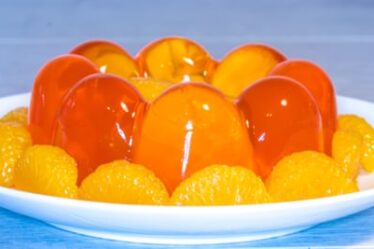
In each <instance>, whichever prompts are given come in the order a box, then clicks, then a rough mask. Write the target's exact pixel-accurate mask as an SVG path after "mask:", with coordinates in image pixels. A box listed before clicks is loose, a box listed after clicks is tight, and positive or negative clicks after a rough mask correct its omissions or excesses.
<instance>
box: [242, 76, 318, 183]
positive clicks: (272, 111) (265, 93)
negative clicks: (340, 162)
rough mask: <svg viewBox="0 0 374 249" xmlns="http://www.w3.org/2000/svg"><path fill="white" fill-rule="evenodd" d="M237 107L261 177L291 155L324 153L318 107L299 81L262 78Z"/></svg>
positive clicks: (246, 92) (244, 94) (247, 91)
mask: <svg viewBox="0 0 374 249" xmlns="http://www.w3.org/2000/svg"><path fill="white" fill-rule="evenodd" d="M237 106H238V108H239V109H240V110H241V112H242V114H243V116H244V119H245V121H244V122H245V124H246V126H247V128H248V134H249V137H250V140H251V141H252V144H253V149H254V157H255V161H256V164H257V165H258V167H259V174H260V175H261V176H262V177H263V178H266V177H267V176H268V175H269V173H270V172H271V170H272V168H273V167H274V165H275V164H276V163H277V161H278V160H280V159H281V158H282V157H284V156H286V155H288V154H290V153H293V152H297V151H302V150H315V151H323V137H322V125H321V115H320V112H319V109H318V106H317V104H316V102H315V100H314V98H313V97H312V96H311V95H310V93H309V92H308V91H307V90H306V88H305V87H303V86H302V85H301V84H299V83H298V82H296V81H294V80H292V79H289V78H285V77H267V78H264V79H263V80H261V81H258V83H256V84H253V85H251V86H250V87H249V88H247V89H246V90H245V91H244V92H243V93H242V94H241V95H240V96H239V97H238V99H237Z"/></svg>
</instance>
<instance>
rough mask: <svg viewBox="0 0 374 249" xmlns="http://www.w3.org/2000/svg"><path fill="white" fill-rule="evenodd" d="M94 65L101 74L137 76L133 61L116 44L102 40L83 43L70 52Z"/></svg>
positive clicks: (125, 76) (124, 76)
mask: <svg viewBox="0 0 374 249" xmlns="http://www.w3.org/2000/svg"><path fill="white" fill-rule="evenodd" d="M70 53H72V54H79V55H81V56H84V57H86V58H88V59H89V60H91V61H92V62H93V63H95V64H96V65H97V66H98V67H99V69H100V71H101V72H102V73H112V74H115V75H118V76H121V77H123V78H129V77H137V76H139V71H138V66H137V65H136V63H135V61H134V59H133V58H132V57H131V56H130V55H129V54H128V53H127V52H126V51H125V50H124V49H123V48H122V47H121V46H119V45H118V44H116V43H114V42H110V41H104V40H93V41H88V42H84V43H82V44H80V45H78V46H77V47H75V48H73V49H72V51H71V52H70Z"/></svg>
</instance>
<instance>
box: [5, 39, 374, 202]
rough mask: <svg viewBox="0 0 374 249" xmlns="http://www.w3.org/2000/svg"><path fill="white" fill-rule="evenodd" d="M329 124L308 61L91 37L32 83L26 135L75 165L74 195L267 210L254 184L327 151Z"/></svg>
mask: <svg viewBox="0 0 374 249" xmlns="http://www.w3.org/2000/svg"><path fill="white" fill-rule="evenodd" d="M176 83H178V84H176ZM23 113H26V111H23ZM4 120H5V118H4ZM336 120H337V116H336V100H335V92H334V88H333V85H332V82H331V81H330V80H329V78H328V76H327V75H326V73H324V71H323V70H322V69H320V68H319V67H318V66H316V65H315V64H313V63H311V62H306V61H302V60H287V59H286V57H285V56H284V55H283V54H282V53H280V52H278V51H277V50H275V49H273V48H271V47H269V46H267V45H262V44H246V45H243V46H241V47H239V48H238V49H236V50H233V51H232V52H230V53H229V54H228V55H227V56H226V57H224V58H223V60H222V61H220V62H219V63H217V62H216V60H215V59H214V58H212V56H211V55H210V54H209V53H208V52H207V51H206V50H205V49H204V48H203V47H202V46H200V45H199V44H198V43H196V42H194V41H191V40H189V39H186V38H183V37H167V38H163V39H160V40H157V41H154V42H151V43H150V44H148V45H147V46H145V47H144V48H143V49H141V50H140V51H139V52H138V53H137V56H136V57H135V58H133V57H132V56H131V55H129V54H128V53H127V52H126V50H125V49H123V48H122V47H120V46H119V45H118V44H116V43H113V42H110V41H103V40H94V41H88V42H84V43H82V44H80V45H78V46H77V47H75V48H74V49H72V51H71V52H70V54H68V55H63V56H61V57H57V58H55V59H53V60H51V61H50V62H49V63H47V64H46V65H45V66H44V67H43V68H42V70H41V71H40V72H39V74H38V76H37V78H36V80H35V84H34V88H33V93H32V96H31V104H30V107H29V113H28V122H27V123H28V124H27V125H28V126H27V127H28V129H29V131H30V133H31V138H32V141H33V144H34V145H35V144H47V145H48V146H49V145H54V146H57V147H59V148H62V149H63V150H64V151H65V152H66V153H67V154H68V155H69V157H72V158H73V159H74V162H76V166H75V164H74V167H76V169H77V180H75V179H76V178H69V179H73V180H72V182H73V181H76V184H73V185H74V186H76V187H77V188H80V189H81V190H80V192H81V196H80V197H81V198H85V199H88V200H101V201H103V200H105V201H111V202H113V201H114V202H120V203H138V204H147V203H148V204H149V203H153V204H155V203H156V204H165V203H170V204H172V203H174V204H175V203H178V204H180V205H187V204H189V205H196V203H199V205H200V204H201V205H207V204H209V205H216V204H219V205H226V204H240V203H258V202H267V201H270V200H271V199H272V196H269V195H268V192H267V191H268V190H267V189H266V188H265V185H264V184H263V181H265V180H266V178H267V177H268V176H269V175H271V174H272V172H274V170H273V168H274V167H275V165H277V163H279V161H280V160H281V159H282V158H284V157H286V156H289V155H290V154H292V153H299V152H300V153H301V152H302V151H314V152H316V153H317V152H322V153H326V154H329V153H330V152H331V144H332V141H331V140H332V137H333V134H334V133H335V130H336V126H337V125H336V122H337V121H336ZM370 132H371V131H370ZM370 134H371V133H370ZM373 134H374V132H373ZM368 139H371V140H372V136H370V137H369V138H368ZM368 139H367V140H368ZM371 140H370V141H369V140H368V141H369V142H372V141H371ZM354 142H355V141H354ZM369 142H367V144H369V145H370V144H371V143H369ZM335 144H339V146H340V147H339V148H338V149H339V150H338V152H339V153H340V154H339V153H336V152H337V150H336V149H335V153H334V155H336V157H337V158H339V160H345V157H344V155H345V154H346V151H347V154H349V155H353V154H354V153H352V152H351V150H352V149H351V148H353V146H351V144H352V143H351V141H348V142H345V140H342V139H338V140H337V142H335ZM348 146H350V147H348ZM42 154H43V155H44V153H42ZM343 154H344V155H343ZM38 155H39V154H37V156H36V157H38ZM354 155H356V158H355V162H356V161H357V162H358V161H361V159H362V157H363V156H362V155H361V153H359V152H358V151H356V154H354ZM370 155H371V154H370ZM359 159H360V160H359ZM364 159H365V158H364ZM369 159H370V160H371V159H372V157H370V158H369ZM369 159H368V160H369ZM22 160H23V159H22ZM22 160H21V162H22ZM331 160H336V159H331ZM366 161H367V160H366ZM41 162H43V160H41ZM25 165H26V166H27V165H28V164H25ZM72 165H73V164H72ZM100 165H104V166H101V167H100ZM209 165H216V166H217V167H213V168H211V169H209ZM219 165H221V166H219ZM21 166H22V165H21ZM32 166H33V170H35V171H34V172H39V171H40V170H41V169H42V168H41V166H39V164H38V163H33V164H32ZM348 166H350V165H348ZM74 167H73V166H72V167H70V166H69V168H74ZM301 167H302V166H301ZM342 167H343V166H342ZM355 167H356V166H355ZM25 169H27V167H25ZM103 169H105V170H103ZM354 169H355V170H356V169H357V167H356V168H354ZM26 171H27V170H26ZM26 171H25V172H26ZM27 172H28V171H27ZM27 172H26V173H27ZM51 172H52V171H51ZM71 172H73V171H71ZM74 172H75V171H74ZM199 172H200V173H199ZM352 172H353V171H352ZM354 172H356V171H354ZM15 174H16V173H15ZM292 174H293V173H292ZM286 175H287V174H285V176H284V177H286ZM355 175H356V173H355V174H353V173H352V179H353V178H354V177H355ZM25 176H26V175H25ZM25 176H22V177H25ZM143 176H144V177H145V178H144V179H143ZM196 176H198V177H196ZM74 177H75V175H74ZM146 177H148V178H146ZM59 178H60V177H51V179H55V180H56V179H59ZM62 178H63V176H62ZM102 178H105V179H102ZM124 178H126V179H124ZM282 178H283V174H282ZM25 179H26V178H25ZM147 179H148V180H147ZM251 179H252V180H251ZM285 179H287V178H285ZM301 180H302V179H301ZM31 181H33V180H31ZM51 181H52V180H51ZM56 181H57V180H56ZM332 181H334V180H332ZM82 182H83V184H81V183H82ZM280 182H281V181H280ZM39 183H40V182H38V184H39ZM153 183H157V184H156V185H157V186H158V187H156V188H154V187H155V186H156V185H154V184H153ZM69 184H70V183H69ZM204 184H205V185H204ZM225 184H226V185H227V184H229V185H230V186H228V187H227V188H225ZM279 184H281V183H279ZM297 184H298V183H297ZM52 185H53V184H52ZM52 185H51V186H52ZM99 185H100V186H99ZM208 185H209V186H208ZM40 186H41V187H43V186H42V185H40ZM55 186H56V185H55ZM246 186H248V187H246ZM292 186H293V185H292ZM295 186H296V184H295ZM326 186H329V185H326ZM152 189H153V190H152ZM176 189H177V190H178V189H179V190H178V191H175V190H176ZM230 189H231V190H233V189H234V190H235V191H236V192H235V193H231V192H229V191H230ZM130 190H131V191H130ZM324 190H325V189H324ZM43 191H44V190H43ZM48 191H50V189H49V190H48ZM48 191H47V190H46V193H47V192H48ZM123 191H125V192H123ZM152 191H153V192H152ZM256 191H257V192H256ZM48 193H50V192H48ZM153 193H159V194H160V195H159V197H160V198H161V199H157V198H158V197H157V196H156V195H155V194H153ZM220 193H225V194H227V195H226V197H227V198H226V197H225V198H221V199H219V198H218V197H217V198H218V199H217V198H216V196H218V195H219V196H221V194H220ZM74 196H76V194H75V195H74ZM139 196H140V197H142V198H140V199H139V198H138V197H139ZM173 196H174V197H173ZM109 197H110V198H109ZM143 197H144V198H143ZM185 197H186V198H187V197H188V198H187V199H189V200H193V201H192V202H190V201H187V202H184V201H182V199H183V200H184V199H185ZM202 197H204V199H205V200H207V201H202V200H201V198H202ZM260 197H261V198H262V199H261V201H257V198H260ZM108 198H109V199H108ZM155 198H156V199H155ZM170 198H171V200H170ZM241 198H245V199H241ZM253 198H254V199H253ZM155 200H156V201H155ZM173 200H174V201H173ZM258 200H260V199H258ZM195 201H196V202H195Z"/></svg>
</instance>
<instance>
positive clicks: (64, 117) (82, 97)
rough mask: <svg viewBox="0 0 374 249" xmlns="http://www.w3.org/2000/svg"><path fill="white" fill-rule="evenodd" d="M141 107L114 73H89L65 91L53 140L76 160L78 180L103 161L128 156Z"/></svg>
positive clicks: (140, 101)
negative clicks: (68, 90)
mask: <svg viewBox="0 0 374 249" xmlns="http://www.w3.org/2000/svg"><path fill="white" fill-rule="evenodd" d="M143 110H144V100H143V98H142V97H141V96H140V95H139V93H138V92H137V91H136V90H135V88H134V87H133V86H131V85H130V84H129V83H127V82H125V81H124V80H122V79H121V78H119V77H115V76H113V75H106V74H94V75H91V76H88V77H86V78H85V79H83V80H82V81H81V82H80V83H79V84H78V85H77V86H76V87H75V88H73V89H72V90H71V91H70V92H69V93H68V95H67V96H66V98H65V101H64V103H63V104H62V106H61V109H60V113H59V115H58V119H57V127H56V131H55V138H54V144H55V145H57V146H60V147H62V148H63V149H65V150H66V151H67V152H68V153H69V154H70V155H72V156H73V157H74V158H75V159H76V160H77V162H78V169H79V181H81V180H82V179H83V178H84V177H86V176H87V175H88V174H89V173H91V172H92V171H94V170H95V168H96V167H97V166H99V165H100V164H102V163H106V162H110V161H112V160H116V159H127V160H129V159H131V152H132V145H133V143H134V140H133V133H134V130H136V129H137V128H138V122H139V121H138V120H139V119H140V118H141V116H142V115H143Z"/></svg>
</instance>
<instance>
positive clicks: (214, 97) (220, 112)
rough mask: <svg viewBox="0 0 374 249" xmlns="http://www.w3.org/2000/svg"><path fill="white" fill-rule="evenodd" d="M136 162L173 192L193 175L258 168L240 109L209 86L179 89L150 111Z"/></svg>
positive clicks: (138, 141) (158, 100) (142, 133)
mask: <svg viewBox="0 0 374 249" xmlns="http://www.w3.org/2000/svg"><path fill="white" fill-rule="evenodd" d="M134 161H135V162H137V163H140V164H142V165H145V166H146V167H148V168H150V169H151V170H152V171H153V172H155V174H156V175H157V176H158V177H159V178H160V179H161V180H162V181H163V182H164V183H165V185H166V187H167V188H168V190H169V192H170V193H171V192H172V191H173V190H174V188H175V187H176V186H177V185H178V184H179V183H180V182H181V181H182V180H183V179H185V178H186V177H188V176H189V175H191V174H192V173H193V172H195V171H197V170H200V169H202V168H204V167H206V166H207V165H211V164H214V163H222V164H229V165H243V166H245V167H248V168H250V169H252V168H254V165H253V162H252V146H251V143H250V141H249V138H248V135H247V131H246V129H245V126H244V124H243V122H242V119H241V116H240V114H239V112H238V110H237V109H236V108H235V106H234V105H233V104H232V103H231V102H230V101H229V100H227V99H226V98H225V96H223V95H222V94H221V93H220V92H218V91H217V90H215V89H214V88H212V87H211V86H209V85H207V84H199V83H185V84H178V85H176V86H173V87H172V88H170V89H169V90H167V91H166V92H164V93H163V94H162V95H161V96H160V97H158V98H157V99H156V100H154V101H153V102H152V103H151V105H150V106H149V107H148V110H147V114H146V115H145V117H144V120H143V125H142V129H141V133H140V135H139V138H137V142H136V143H135V148H134Z"/></svg>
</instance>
